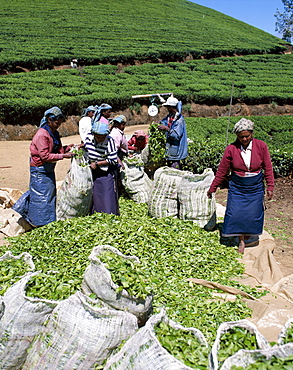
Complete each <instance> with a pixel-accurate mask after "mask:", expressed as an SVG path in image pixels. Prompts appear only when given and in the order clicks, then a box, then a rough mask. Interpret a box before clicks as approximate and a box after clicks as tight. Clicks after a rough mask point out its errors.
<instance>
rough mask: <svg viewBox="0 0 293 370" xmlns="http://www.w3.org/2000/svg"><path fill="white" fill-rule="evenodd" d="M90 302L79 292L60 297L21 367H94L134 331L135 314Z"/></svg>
mask: <svg viewBox="0 0 293 370" xmlns="http://www.w3.org/2000/svg"><path fill="white" fill-rule="evenodd" d="M93 303H94V301H93V300H90V299H89V298H87V297H86V296H84V295H83V294H82V293H81V292H77V293H75V294H74V295H72V296H70V297H69V298H68V299H65V300H63V301H61V302H60V303H59V304H58V305H57V306H56V308H55V309H54V311H53V312H52V314H51V315H50V317H49V319H48V322H47V323H46V325H45V326H44V328H43V331H42V333H40V334H39V335H38V336H37V337H36V338H35V340H34V342H33V343H32V346H31V348H30V350H29V354H28V356H27V359H26V362H25V364H24V365H23V367H22V370H40V369H42V370H52V369H54V370H61V369H62V370H73V369H82V370H86V369H94V368H95V366H101V365H102V364H103V362H104V361H105V360H106V359H107V358H108V357H109V355H110V354H111V352H112V351H113V350H114V349H115V348H117V347H118V346H119V344H120V343H121V341H122V340H125V339H128V338H129V337H130V336H132V335H133V334H134V333H135V332H136V331H137V320H136V317H135V316H133V315H131V314H130V313H128V312H122V311H115V310H112V309H108V308H103V307H102V308H101V307H99V305H98V307H95V305H94V304H93ZM99 368H100V367H99Z"/></svg>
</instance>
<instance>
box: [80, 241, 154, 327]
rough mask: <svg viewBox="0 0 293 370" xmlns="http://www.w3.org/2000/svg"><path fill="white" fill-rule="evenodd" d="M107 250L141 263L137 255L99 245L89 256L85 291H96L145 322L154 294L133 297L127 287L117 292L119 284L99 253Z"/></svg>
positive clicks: (84, 284)
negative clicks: (125, 253) (114, 280)
mask: <svg viewBox="0 0 293 370" xmlns="http://www.w3.org/2000/svg"><path fill="white" fill-rule="evenodd" d="M105 250H110V251H112V252H113V253H116V254H117V255H119V256H121V257H122V258H125V259H129V260H133V261H134V262H137V263H139V259H138V258H137V257H135V256H125V255H124V254H122V253H121V252H120V251H119V250H118V249H116V248H114V247H111V246H109V245H99V246H97V247H95V248H94V249H93V251H92V253H91V255H90V256H89V259H90V261H91V263H90V265H89V266H88V267H87V268H86V270H85V273H84V278H83V283H82V290H83V292H84V293H85V294H88V295H89V294H91V293H94V294H95V295H96V296H97V297H98V298H99V299H101V300H102V301H103V302H105V303H107V304H108V305H109V306H111V307H113V308H115V309H117V310H123V311H127V312H130V313H132V314H133V315H135V316H136V317H137V318H138V320H139V322H141V323H144V322H145V321H146V320H147V318H148V316H149V314H150V312H151V309H152V296H148V297H147V298H146V299H145V300H144V299H142V298H136V297H132V296H130V295H129V294H128V292H127V291H126V290H125V289H123V290H122V291H121V292H120V293H119V294H117V292H116V291H117V288H118V285H116V284H115V283H114V282H113V280H112V279H111V274H110V272H109V270H108V269H107V268H106V267H105V266H104V264H103V263H102V262H101V260H100V259H99V255H100V254H101V253H102V252H103V251H105Z"/></svg>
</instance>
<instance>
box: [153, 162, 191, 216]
mask: <svg viewBox="0 0 293 370" xmlns="http://www.w3.org/2000/svg"><path fill="white" fill-rule="evenodd" d="M187 174H191V173H190V172H187V171H180V170H176V169H174V168H170V167H161V168H159V169H157V170H156V172H155V174H154V182H153V188H152V191H151V195H150V199H149V203H148V209H149V215H150V216H152V217H155V218H164V217H177V216H178V215H179V208H178V188H179V185H180V183H181V180H182V178H183V177H184V176H185V175H187Z"/></svg>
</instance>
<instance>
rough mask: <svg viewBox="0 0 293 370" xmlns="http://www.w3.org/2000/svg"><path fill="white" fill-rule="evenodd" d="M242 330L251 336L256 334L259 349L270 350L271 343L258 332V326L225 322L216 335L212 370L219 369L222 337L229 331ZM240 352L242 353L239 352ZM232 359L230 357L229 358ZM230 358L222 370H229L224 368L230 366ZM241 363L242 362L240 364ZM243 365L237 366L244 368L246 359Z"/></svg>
mask: <svg viewBox="0 0 293 370" xmlns="http://www.w3.org/2000/svg"><path fill="white" fill-rule="evenodd" d="M235 327H237V328H242V329H246V330H248V331H249V332H250V333H251V334H254V335H255V337H256V342H257V346H258V348H259V349H261V350H266V349H268V348H270V344H269V342H268V341H267V340H266V338H265V337H264V336H263V335H262V334H261V333H260V332H259V331H258V330H257V328H256V326H255V325H254V324H253V323H251V322H250V321H248V320H239V321H228V322H223V323H222V324H221V325H220V326H219V327H218V330H217V335H216V339H215V341H214V344H213V347H212V350H211V353H210V358H209V360H210V368H211V369H212V370H217V369H218V368H219V361H218V351H219V349H220V341H221V337H222V335H224V334H225V333H227V332H228V331H229V330H231V329H233V328H235ZM241 351H244V350H241ZM238 352H240V351H238ZM246 352H253V351H246ZM233 356H234V355H233ZM233 356H231V357H233ZM229 358H230V357H229ZM229 358H228V359H226V360H225V361H224V363H223V365H222V367H221V370H222V369H229V367H224V365H225V364H226V365H225V366H228V365H227V364H228V363H229V361H228V360H229ZM239 363H241V361H240V362H239ZM242 363H243V364H242V365H241V364H239V365H237V366H244V364H245V363H246V360H245V358H243V362H242Z"/></svg>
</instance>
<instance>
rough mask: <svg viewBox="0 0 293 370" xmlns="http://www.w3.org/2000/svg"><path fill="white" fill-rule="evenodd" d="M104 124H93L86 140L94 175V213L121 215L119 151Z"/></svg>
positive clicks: (86, 148)
mask: <svg viewBox="0 0 293 370" xmlns="http://www.w3.org/2000/svg"><path fill="white" fill-rule="evenodd" d="M109 131H110V130H109V127H108V125H107V124H106V123H104V122H101V121H99V122H95V123H93V126H92V129H91V134H90V135H88V136H87V137H86V139H85V150H86V151H87V153H88V159H89V162H90V167H91V170H92V174H93V181H94V184H93V208H92V213H94V212H103V213H109V214H111V213H112V214H115V215H119V206H118V193H117V181H116V180H117V177H116V173H117V165H118V160H117V150H116V145H115V141H114V139H113V138H112V137H110V136H109Z"/></svg>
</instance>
